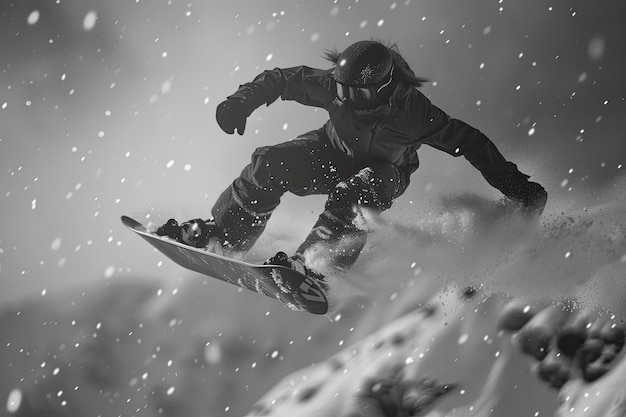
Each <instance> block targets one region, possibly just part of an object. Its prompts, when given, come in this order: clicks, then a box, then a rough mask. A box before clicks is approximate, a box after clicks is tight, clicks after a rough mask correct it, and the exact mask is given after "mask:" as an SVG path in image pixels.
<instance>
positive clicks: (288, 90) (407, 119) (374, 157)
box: [229, 66, 528, 194]
mask: <svg viewBox="0 0 626 417" xmlns="http://www.w3.org/2000/svg"><path fill="white" fill-rule="evenodd" d="M278 97H281V98H282V99H283V100H294V101H297V102H298V103H301V104H304V105H307V106H314V107H321V108H324V109H326V110H327V111H328V113H329V115H330V120H328V122H326V124H325V130H326V133H327V134H328V136H329V138H330V139H331V141H332V142H333V144H334V145H335V146H336V147H337V148H338V149H340V150H342V151H343V152H346V153H347V154H348V155H350V156H351V157H352V158H354V159H355V160H356V161H358V162H361V163H364V164H367V163H369V162H390V163H392V164H394V165H396V166H398V167H399V168H400V169H402V170H403V171H404V172H405V173H406V174H407V175H409V174H410V173H412V172H414V171H415V170H416V169H417V167H418V165H419V159H418V156H417V152H416V151H417V149H418V148H419V147H420V146H421V145H422V144H426V145H430V146H432V147H434V148H437V149H439V150H442V151H444V152H447V153H448V154H450V155H453V156H460V155H463V156H464V157H465V158H466V159H467V160H468V161H469V162H470V163H471V164H472V165H473V166H474V167H476V168H477V169H478V170H479V171H480V172H481V173H482V175H483V176H484V177H485V179H486V180H487V182H489V184H491V185H492V186H494V187H496V188H498V189H500V190H501V191H503V192H504V193H505V194H507V192H505V190H506V188H507V183H510V182H515V183H518V182H520V181H523V182H525V181H526V180H527V179H528V176H527V175H525V174H522V173H521V172H519V171H518V170H517V167H516V165H515V164H513V163H512V162H508V161H507V160H506V159H505V158H504V157H503V156H502V154H500V152H499V151H498V150H497V148H496V147H495V145H494V144H493V143H492V142H491V141H490V140H489V139H488V138H487V137H486V136H485V135H484V134H483V133H481V132H480V131H479V130H477V129H475V128H473V127H472V126H470V125H468V124H467V123H465V122H463V121H461V120H458V119H453V118H451V117H450V116H448V115H447V114H446V113H445V112H443V111H442V110H441V109H439V108H438V107H437V106H435V105H433V104H432V103H431V102H430V100H429V99H428V98H426V96H424V94H422V93H421V92H420V91H419V90H418V89H417V88H416V87H413V86H408V85H405V84H403V83H398V84H397V85H396V88H395V91H394V93H393V94H392V96H391V98H390V100H389V103H388V104H386V105H382V106H380V107H378V108H376V109H374V110H371V111H359V110H354V109H353V108H351V107H350V106H349V105H346V104H345V103H342V102H340V101H339V99H338V98H337V96H336V85H335V80H334V79H333V77H332V69H328V70H320V69H314V68H309V67H306V66H299V67H293V68H275V69H273V70H266V71H264V72H262V73H261V74H259V75H258V76H257V77H256V78H255V79H254V80H253V81H252V82H251V83H247V84H244V85H241V86H240V88H239V89H238V90H237V92H235V94H233V95H231V96H230V97H229V98H238V99H242V100H244V101H245V102H247V103H249V104H250V112H252V111H253V110H254V109H255V108H257V107H258V106H260V105H262V104H264V103H265V104H267V105H270V104H271V103H273V102H274V101H275V100H276V99H278Z"/></svg>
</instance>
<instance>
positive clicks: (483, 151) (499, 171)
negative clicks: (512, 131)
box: [422, 105, 529, 196]
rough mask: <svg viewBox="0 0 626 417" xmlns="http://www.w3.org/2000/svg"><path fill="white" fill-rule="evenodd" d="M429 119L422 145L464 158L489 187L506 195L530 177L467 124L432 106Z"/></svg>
mask: <svg viewBox="0 0 626 417" xmlns="http://www.w3.org/2000/svg"><path fill="white" fill-rule="evenodd" d="M431 106H432V107H431V111H430V118H429V120H428V121H427V123H426V126H425V127H424V132H423V137H425V139H423V140H422V143H425V144H427V145H430V146H432V147H434V148H436V149H439V150H442V151H444V152H446V153H448V154H450V155H452V156H461V155H463V156H464V157H465V159H467V160H468V161H469V163H470V164H472V166H474V167H475V168H476V169H478V170H479V171H480V173H481V174H482V175H483V177H484V178H485V179H486V180H487V182H488V183H489V184H491V185H492V186H493V187H495V188H497V189H498V190H500V191H502V192H503V193H504V194H505V195H507V196H508V195H509V194H510V191H509V188H511V187H512V186H514V185H517V184H520V183H525V182H526V181H527V180H528V178H529V176H528V175H526V174H523V173H521V172H520V171H519V170H518V169H517V166H516V165H515V164H514V163H512V162H509V161H507V160H506V159H505V158H504V156H502V154H501V153H500V151H498V149H497V148H496V146H495V145H494V144H493V142H492V141H491V140H489V138H488V137H487V136H485V135H484V134H483V133H482V132H480V131H479V130H478V129H476V128H474V127H472V126H470V125H468V124H467V123H465V122H463V121H461V120H458V119H454V118H451V117H450V116H448V114H446V113H445V112H443V111H442V110H441V109H439V108H437V107H436V106H434V105H431Z"/></svg>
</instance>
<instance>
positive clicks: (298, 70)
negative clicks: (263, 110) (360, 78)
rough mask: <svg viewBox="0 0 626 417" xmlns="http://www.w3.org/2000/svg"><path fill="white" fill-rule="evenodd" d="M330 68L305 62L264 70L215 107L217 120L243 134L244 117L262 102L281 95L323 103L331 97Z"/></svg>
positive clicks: (268, 101)
mask: <svg viewBox="0 0 626 417" xmlns="http://www.w3.org/2000/svg"><path fill="white" fill-rule="evenodd" d="M331 82H332V81H331V75H330V70H318V69H314V68H309V67H306V66H299V67H293V68H275V69H273V70H266V71H263V72H262V73H261V74H259V75H257V76H256V77H255V78H254V80H253V81H252V82H249V83H245V84H242V85H240V86H239V88H238V89H237V91H235V92H234V93H233V94H232V95H230V96H228V97H227V98H226V100H225V101H223V102H222V103H220V104H219V105H218V107H217V111H216V118H217V122H218V124H219V125H220V127H221V128H222V130H224V131H225V132H226V133H229V134H232V133H234V130H235V129H237V131H238V132H239V134H240V135H241V134H243V132H244V130H245V126H246V119H247V118H248V116H250V115H251V114H252V112H253V111H254V110H255V109H257V108H258V107H260V106H261V105H262V104H266V105H268V106H269V105H270V104H272V103H273V102H274V101H276V100H277V99H278V97H282V99H283V100H295V101H297V102H299V103H301V104H304V105H308V106H315V107H325V106H326V105H327V103H328V101H329V100H331V99H332V97H331V94H330V91H331V88H330V83H331Z"/></svg>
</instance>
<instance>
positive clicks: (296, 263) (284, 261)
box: [263, 252, 328, 292]
mask: <svg viewBox="0 0 626 417" xmlns="http://www.w3.org/2000/svg"><path fill="white" fill-rule="evenodd" d="M263 265H280V266H284V267H287V268H290V269H293V270H295V271H297V272H299V273H301V274H302V275H306V276H307V277H309V278H311V279H312V280H313V281H315V282H316V283H317V285H319V287H320V288H321V289H322V291H324V292H327V291H328V284H327V282H326V279H325V277H324V275H322V274H320V273H319V272H316V271H314V270H312V269H311V268H309V267H308V266H307V265H306V263H305V261H304V256H303V255H302V254H301V253H296V254H295V255H294V256H287V254H286V253H285V252H278V253H276V255H274V256H272V257H271V258H269V259H268V260H266V261H265V262H263Z"/></svg>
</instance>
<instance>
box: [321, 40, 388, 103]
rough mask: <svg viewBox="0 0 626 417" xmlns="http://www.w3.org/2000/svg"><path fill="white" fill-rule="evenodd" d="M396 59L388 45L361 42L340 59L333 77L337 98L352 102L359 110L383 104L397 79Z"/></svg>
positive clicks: (340, 56)
mask: <svg viewBox="0 0 626 417" xmlns="http://www.w3.org/2000/svg"><path fill="white" fill-rule="evenodd" d="M393 69H394V68H393V57H392V55H391V51H390V50H389V48H387V47H386V46H385V45H383V44H381V43H379V42H375V41H360V42H356V43H353V44H352V45H350V46H348V47H347V48H346V49H345V50H344V51H343V52H342V53H341V54H340V55H339V57H338V58H337V65H336V67H335V69H334V71H333V77H334V78H335V81H337V96H338V97H339V99H341V100H344V99H347V100H349V101H350V102H351V103H352V105H353V106H354V107H355V108H357V109H368V108H373V107H376V106H377V105H379V104H381V101H382V99H384V98H386V97H388V96H389V95H390V94H391V92H390V90H391V88H387V87H389V86H390V85H391V83H392V80H393Z"/></svg>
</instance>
